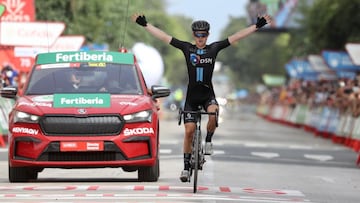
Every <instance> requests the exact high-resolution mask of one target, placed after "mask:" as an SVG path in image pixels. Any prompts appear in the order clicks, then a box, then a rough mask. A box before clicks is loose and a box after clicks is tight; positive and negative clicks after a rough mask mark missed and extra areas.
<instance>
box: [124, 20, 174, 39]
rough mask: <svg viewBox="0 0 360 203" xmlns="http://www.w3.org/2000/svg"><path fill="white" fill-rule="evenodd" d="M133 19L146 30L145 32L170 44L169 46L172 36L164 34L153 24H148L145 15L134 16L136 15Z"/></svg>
mask: <svg viewBox="0 0 360 203" xmlns="http://www.w3.org/2000/svg"><path fill="white" fill-rule="evenodd" d="M131 18H132V20H133V21H134V22H136V23H137V24H139V25H141V26H143V27H144V28H145V30H146V31H148V32H149V33H150V34H151V35H153V36H154V37H156V38H158V39H160V40H161V41H163V42H165V43H168V44H169V43H170V41H171V39H172V37H171V36H170V35H168V34H167V33H166V32H164V31H162V30H160V29H159V28H157V27H155V26H153V25H152V24H150V23H148V22H147V21H146V18H145V16H144V15H140V14H134V15H132V17H131Z"/></svg>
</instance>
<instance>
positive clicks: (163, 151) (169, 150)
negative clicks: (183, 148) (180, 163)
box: [159, 149, 172, 154]
mask: <svg viewBox="0 0 360 203" xmlns="http://www.w3.org/2000/svg"><path fill="white" fill-rule="evenodd" d="M159 151H160V154H171V153H172V150H171V149H160V150H159Z"/></svg>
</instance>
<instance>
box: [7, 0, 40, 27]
mask: <svg viewBox="0 0 360 203" xmlns="http://www.w3.org/2000/svg"><path fill="white" fill-rule="evenodd" d="M34 1H35V0H2V1H0V4H2V5H4V6H5V7H6V10H5V12H4V13H3V15H2V16H1V21H10V22H30V21H35V6H34V3H35V2H34Z"/></svg>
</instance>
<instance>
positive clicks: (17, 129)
mask: <svg viewBox="0 0 360 203" xmlns="http://www.w3.org/2000/svg"><path fill="white" fill-rule="evenodd" d="M12 132H13V133H22V134H28V135H37V134H39V130H36V129H31V128H23V127H14V128H13V129H12Z"/></svg>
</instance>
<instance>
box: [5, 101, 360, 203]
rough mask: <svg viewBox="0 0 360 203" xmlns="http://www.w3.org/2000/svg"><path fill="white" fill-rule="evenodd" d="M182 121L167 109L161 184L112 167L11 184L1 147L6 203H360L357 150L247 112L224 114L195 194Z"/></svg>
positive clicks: (57, 172)
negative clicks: (186, 175)
mask: <svg viewBox="0 0 360 203" xmlns="http://www.w3.org/2000/svg"><path fill="white" fill-rule="evenodd" d="M175 117H176V115H175V113H174V114H172V113H171V112H168V113H166V116H164V119H163V120H162V121H161V148H160V170H161V175H160V179H159V181H158V182H155V183H143V182H138V181H137V180H136V175H137V174H136V173H127V172H123V171H122V170H121V169H108V168H106V169H74V170H66V169H45V170H44V171H43V172H41V173H40V174H39V179H38V180H37V181H34V182H29V183H9V182H8V179H7V158H6V149H5V148H2V149H1V150H0V169H1V170H0V202H266V203H269V202H274V203H278V202H279V203H280V202H307V203H315V202H317V203H320V202H323V203H358V202H360V175H359V174H360V168H359V167H357V166H356V164H355V162H356V158H357V154H356V153H355V152H353V151H352V150H351V149H349V148H347V147H344V146H342V145H339V144H334V143H332V142H331V141H330V140H328V139H324V138H320V137H315V136H314V135H313V134H311V133H308V132H306V131H304V130H303V129H301V128H300V129H299V128H293V127H288V126H284V125H280V124H276V123H271V122H268V121H266V120H263V119H262V118H260V117H257V116H256V115H255V114H253V111H251V109H248V108H240V109H237V110H236V111H235V110H231V111H228V112H227V113H226V114H224V116H223V118H222V122H221V123H220V126H219V128H218V129H217V131H216V134H215V136H214V140H213V142H214V150H215V151H214V152H215V153H214V155H212V156H211V157H207V161H206V163H205V168H204V170H203V171H201V173H200V174H199V183H198V185H199V188H198V193H196V194H193V193H192V183H181V182H180V181H179V178H178V177H179V175H180V171H181V170H182V167H183V161H182V137H183V135H182V132H183V127H182V126H178V125H177V121H176V120H175V119H174V118H175ZM165 118H166V119H165ZM203 126H205V123H204V125H203Z"/></svg>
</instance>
